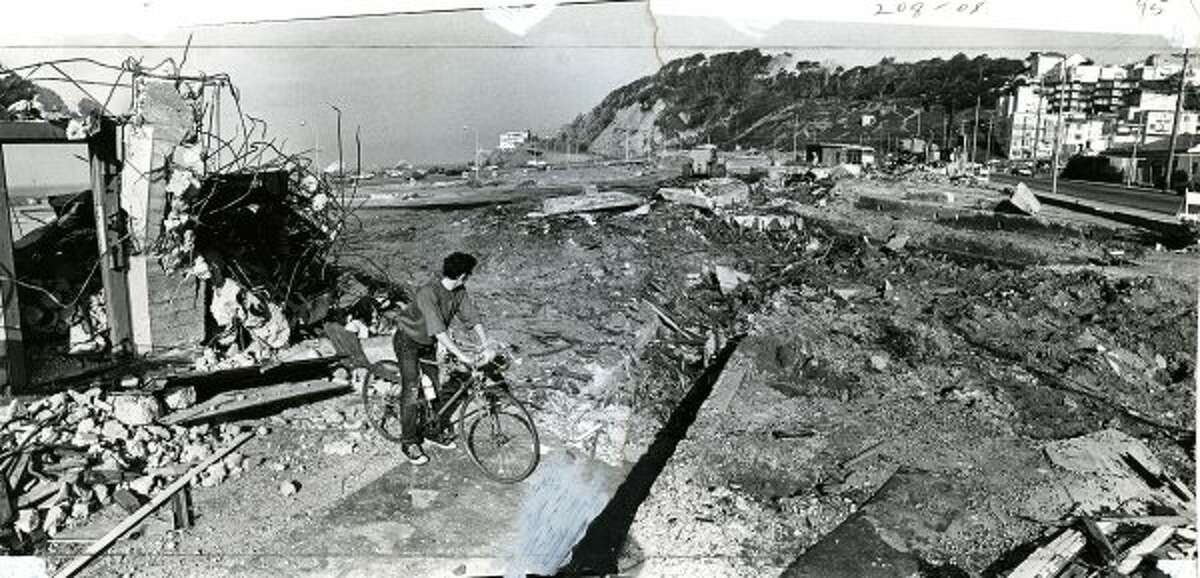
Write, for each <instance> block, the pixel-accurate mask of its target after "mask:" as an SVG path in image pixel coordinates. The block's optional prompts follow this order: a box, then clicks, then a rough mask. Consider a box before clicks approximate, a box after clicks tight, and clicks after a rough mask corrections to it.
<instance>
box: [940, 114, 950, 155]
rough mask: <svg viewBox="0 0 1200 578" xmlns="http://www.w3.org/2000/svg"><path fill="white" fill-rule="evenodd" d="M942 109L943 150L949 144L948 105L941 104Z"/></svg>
mask: <svg viewBox="0 0 1200 578" xmlns="http://www.w3.org/2000/svg"><path fill="white" fill-rule="evenodd" d="M942 111H943V112H945V114H944V115H942V116H943V117H944V118H943V120H942V149H943V150H945V149H946V148H947V147H948V145H949V144H950V116H951V113H950V107H949V106H946V105H944V104H943V105H942Z"/></svg>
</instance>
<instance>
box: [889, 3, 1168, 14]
mask: <svg viewBox="0 0 1200 578" xmlns="http://www.w3.org/2000/svg"><path fill="white" fill-rule="evenodd" d="M876 6H878V4H876ZM1137 7H1138V11H1139V12H1141V13H1142V16H1147V15H1148V16H1159V15H1161V14H1162V13H1163V10H1162V5H1161V4H1159V3H1158V2H1147V1H1146V0H1138V2H1137Z"/></svg>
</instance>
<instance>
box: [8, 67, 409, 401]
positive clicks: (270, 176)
mask: <svg viewBox="0 0 1200 578" xmlns="http://www.w3.org/2000/svg"><path fill="white" fill-rule="evenodd" d="M126 66H127V67H128V64H127V65H126ZM130 72H131V73H132V74H131V76H132V77H133V80H132V81H131V82H130V83H129V84H128V87H129V88H130V90H131V91H132V94H133V98H132V106H131V110H130V111H129V112H127V113H124V114H114V113H112V112H110V111H108V110H107V109H104V107H89V109H88V112H87V113H85V114H84V115H79V114H75V115H62V114H60V115H57V116H52V117H50V118H46V116H50V115H39V116H41V118H34V119H26V118H22V117H21V116H18V117H17V120H12V121H7V122H0V147H2V146H3V145H5V144H9V145H14V144H15V145H27V144H66V143H86V145H87V149H88V159H89V164H90V176H91V179H90V180H91V188H90V189H89V190H87V191H83V192H80V193H77V194H73V195H66V196H59V197H54V198H51V199H50V203H49V204H50V205H51V207H53V209H54V212H55V216H54V219H53V220H52V221H51V222H49V223H48V224H46V225H45V226H43V227H40V228H38V229H37V230H35V231H33V232H31V233H30V234H28V235H25V236H23V237H22V238H20V239H13V238H12V237H13V234H12V230H11V227H10V225H9V224H8V223H7V220H6V222H5V224H4V226H3V227H0V247H3V250H2V251H0V267H3V270H4V271H5V272H6V274H5V275H4V276H3V278H0V289H2V290H0V300H2V302H3V308H2V311H3V313H2V315H0V320H2V321H3V323H4V326H5V328H6V331H5V334H4V339H3V340H0V360H2V363H0V376H2V377H0V383H3V384H4V387H5V388H6V389H7V390H9V391H10V392H21V391H28V390H29V389H30V388H31V387H33V386H36V385H37V384H47V383H50V382H55V381H61V380H62V379H63V378H64V377H65V375H64V371H62V368H63V367H64V366H65V367H68V368H74V367H75V365H74V364H71V363H67V364H63V363H59V362H56V361H55V360H59V359H62V358H63V357H64V354H71V356H72V357H74V358H77V359H80V360H81V361H80V365H82V366H83V367H85V368H87V369H89V370H94V369H96V368H102V367H109V368H119V367H120V363H118V362H119V361H120V360H130V359H138V360H140V361H143V362H145V361H150V362H153V363H151V364H150V366H152V367H160V368H162V367H165V368H166V369H162V371H166V372H168V373H180V372H188V371H199V372H211V371H215V370H220V369H225V368H233V367H244V366H249V365H255V364H263V363H267V362H269V361H272V360H275V359H277V357H278V356H279V354H280V352H281V351H283V350H284V349H285V348H287V347H288V346H289V345H291V344H292V343H294V342H295V341H297V340H298V339H299V338H301V337H303V336H306V335H308V334H309V328H311V327H314V326H315V325H316V324H318V323H319V322H321V321H322V320H324V319H325V318H326V317H327V316H329V315H330V313H331V312H332V311H336V310H338V309H339V306H342V307H344V306H346V305H347V303H346V302H345V299H346V298H347V297H346V291H345V286H344V285H345V283H344V282H345V281H346V280H347V279H349V278H351V277H354V276H355V275H345V273H347V272H348V271H347V270H346V269H345V268H344V267H339V266H336V265H334V264H333V263H332V261H331V259H330V258H329V257H330V254H331V252H332V251H334V250H335V248H336V247H337V245H338V243H339V240H340V237H339V235H340V233H341V232H342V231H343V229H344V227H345V225H346V223H347V219H348V217H349V215H350V209H349V206H348V203H347V201H346V200H345V198H344V196H343V195H342V191H341V190H340V189H336V188H335V185H334V184H331V183H330V182H329V181H328V180H326V179H325V178H324V177H323V176H322V175H320V174H319V173H318V172H317V171H315V170H310V167H309V160H308V159H306V158H304V157H302V156H296V155H290V154H287V153H285V152H284V151H282V150H281V148H280V147H279V146H277V144H276V141H274V140H268V138H267V135H266V127H265V125H264V124H263V123H262V121H259V120H257V119H254V118H253V117H249V116H246V115H244V114H242V113H241V111H240V109H239V110H238V121H239V126H237V129H236V131H235V132H236V134H235V135H233V136H232V137H230V138H226V137H224V136H222V135H221V134H220V130H219V126H220V118H221V112H220V104H221V99H222V95H223V94H226V95H228V94H232V95H233V97H234V99H235V103H236V98H237V92H236V90H234V89H233V88H232V86H231V85H230V83H229V81H228V78H226V77H224V76H201V77H185V76H182V75H179V74H177V73H172V74H161V73H157V72H153V71H149V70H145V69H140V68H136V67H135V68H134V69H133V70H130ZM227 97H228V96H226V98H227ZM18 108H20V107H18ZM22 110H30V107H24V108H22ZM4 174H5V172H4V170H3V165H2V164H0V193H3V194H0V203H3V206H0V209H5V213H6V214H7V212H8V211H7V209H8V207H7V188H6V186H5V185H4V182H5V179H4ZM351 273H353V272H351ZM357 277H359V278H362V279H363V280H364V281H366V284H363V283H355V287H357V288H358V289H359V292H358V294H356V295H355V296H353V297H350V298H351V299H353V298H362V297H364V296H365V295H366V294H367V293H370V290H369V289H364V288H365V287H370V288H371V289H374V288H378V287H383V286H386V285H387V284H386V283H384V282H381V281H379V280H378V279H373V278H370V277H368V276H364V275H362V274H361V273H360V274H357ZM339 282H342V285H341V286H340V285H339ZM393 293H395V291H394V290H393ZM339 300H341V301H339ZM142 365H143V366H145V364H144V363H143V364H142ZM188 365H190V366H191V367H187V366H188ZM126 367H128V364H126ZM117 371H118V373H119V372H120V370H119V369H117ZM128 371H129V372H132V370H128ZM143 371H144V370H143ZM65 373H67V374H69V373H71V372H70V371H67V372H65ZM76 373H78V371H76ZM92 375H93V376H94V373H93V374H92Z"/></svg>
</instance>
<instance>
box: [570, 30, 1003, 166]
mask: <svg viewBox="0 0 1200 578" xmlns="http://www.w3.org/2000/svg"><path fill="white" fill-rule="evenodd" d="M1022 68H1023V64H1022V63H1021V62H1020V61H1016V60H1006V59H998V60H997V59H989V58H988V57H986V56H979V57H975V58H973V59H969V58H967V57H966V56H964V55H961V54H960V55H958V56H955V57H954V58H952V59H950V60H942V59H933V60H925V61H920V62H914V63H895V62H894V61H892V60H890V59H883V60H882V61H880V63H879V64H875V65H871V66H868V67H854V68H851V69H843V68H841V67H837V68H833V69H830V68H828V67H825V66H822V65H821V64H819V63H816V62H811V61H804V60H799V59H797V58H795V57H793V56H792V55H790V54H787V53H781V54H774V55H770V54H764V53H762V52H759V51H758V50H746V51H741V52H728V53H722V54H716V55H712V56H706V55H703V54H696V55H693V56H690V57H687V58H682V59H679V60H674V61H671V62H669V63H667V64H666V65H665V66H663V68H662V69H660V70H659V71H658V72H657V73H655V74H653V75H650V76H646V77H643V78H640V79H638V80H635V81H633V82H631V83H629V84H627V85H625V86H622V87H620V88H618V89H616V90H614V91H613V92H612V93H610V94H609V95H608V96H606V97H605V98H604V100H603V101H601V103H600V104H599V105H597V106H596V107H595V108H593V109H592V110H591V111H589V112H588V113H587V114H584V115H580V116H579V117H578V118H576V119H575V121H574V122H572V123H571V124H570V125H568V126H566V127H564V129H563V136H565V137H566V138H568V139H573V140H574V142H575V143H577V144H579V145H582V147H585V148H586V149H587V150H589V151H590V152H592V153H596V154H600V155H603V156H607V157H613V158H620V157H622V156H624V155H625V149H626V147H627V146H628V149H629V154H630V155H631V156H642V155H645V154H647V153H649V152H651V151H654V150H659V149H662V148H675V147H680V146H684V147H686V146H691V145H694V144H698V143H704V142H711V143H713V144H716V145H718V146H720V147H721V148H725V149H730V148H733V147H734V146H742V147H744V148H749V147H754V148H759V149H778V150H790V148H791V146H792V143H793V140H794V141H795V142H796V146H797V147H798V148H802V147H803V146H804V144H805V143H809V142H816V141H842V142H862V143H864V144H874V145H876V146H884V145H885V144H886V142H887V140H888V139H896V138H899V137H910V136H922V137H925V138H932V139H934V140H935V141H940V140H941V139H942V138H943V136H945V137H946V138H948V139H949V140H950V141H951V142H954V141H955V138H956V135H957V134H958V133H959V131H960V130H962V126H961V125H960V122H959V121H960V120H961V118H959V117H962V116H963V113H964V112H966V111H967V109H969V108H972V107H973V106H974V105H975V99H976V97H977V96H979V97H980V98H981V100H982V104H983V106H984V108H985V109H986V108H987V107H990V106H992V105H993V103H994V100H995V96H994V95H995V94H996V89H997V88H998V87H999V86H1001V85H1002V84H1003V83H1004V82H1005V81H1007V80H1009V79H1010V78H1012V76H1013V75H1015V74H1017V73H1019V72H1020V71H1021V70H1022ZM956 113H958V115H959V116H958V117H956V116H955V114H956ZM987 116H988V112H987V111H986V110H985V112H983V113H982V118H983V121H982V122H981V126H986V119H987ZM947 118H950V120H951V121H950V122H949V123H947V122H946V120H947ZM967 130H969V127H968V129H967ZM982 136H983V129H982V128H981V130H980V137H982ZM980 146H983V143H982V141H981V142H980Z"/></svg>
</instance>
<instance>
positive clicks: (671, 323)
mask: <svg viewBox="0 0 1200 578" xmlns="http://www.w3.org/2000/svg"><path fill="white" fill-rule="evenodd" d="M643 301H645V302H646V304H647V305H649V306H650V309H651V310H653V311H654V314H655V315H658V317H659V319H662V322H663V325H666V326H667V327H669V328H670V329H671V331H674V332H676V333H678V334H680V335H685V336H688V337H691V338H698V337H699V336H697V335H696V334H695V333H693V332H691V331H688V330H687V329H684V328H683V327H680V326H679V324H678V323H676V322H675V320H674V319H673V318H672V317H671V316H670V315H669V314H667V312H666V311H663V309H662V308H661V307H659V306H658V305H655V304H654V302H653V301H650V300H649V299H643Z"/></svg>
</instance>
